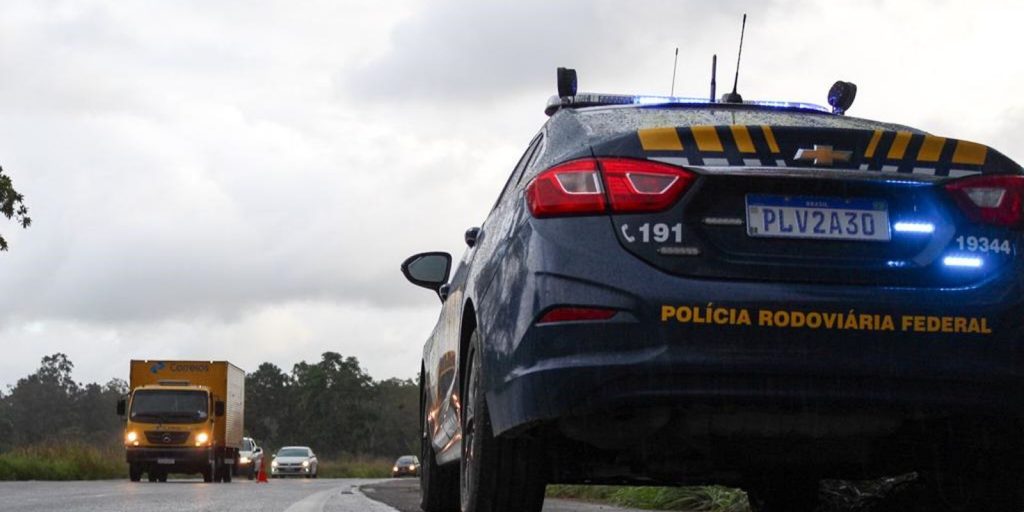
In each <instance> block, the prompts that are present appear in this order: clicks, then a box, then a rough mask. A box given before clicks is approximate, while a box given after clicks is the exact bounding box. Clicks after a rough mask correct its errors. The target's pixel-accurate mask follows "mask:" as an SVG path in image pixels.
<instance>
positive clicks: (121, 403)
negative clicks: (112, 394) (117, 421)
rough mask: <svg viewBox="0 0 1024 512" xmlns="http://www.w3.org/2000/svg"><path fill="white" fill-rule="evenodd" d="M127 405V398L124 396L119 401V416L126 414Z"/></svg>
mask: <svg viewBox="0 0 1024 512" xmlns="http://www.w3.org/2000/svg"><path fill="white" fill-rule="evenodd" d="M125 405H126V403H125V399H124V398H122V399H120V400H118V401H117V415H118V416H124V411H125Z"/></svg>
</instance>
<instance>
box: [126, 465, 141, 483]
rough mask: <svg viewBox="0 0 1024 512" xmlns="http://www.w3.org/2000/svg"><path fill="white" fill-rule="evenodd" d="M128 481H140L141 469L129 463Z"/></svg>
mask: <svg viewBox="0 0 1024 512" xmlns="http://www.w3.org/2000/svg"><path fill="white" fill-rule="evenodd" d="M128 480H131V481H132V482H138V481H140V480H142V467H140V466H139V465H138V464H136V463H134V462H131V463H129V464H128Z"/></svg>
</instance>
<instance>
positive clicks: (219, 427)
mask: <svg viewBox="0 0 1024 512" xmlns="http://www.w3.org/2000/svg"><path fill="white" fill-rule="evenodd" d="M137 363H139V364H138V366H141V367H143V368H139V369H137V368H136V366H137ZM137 370H138V371H137ZM161 373H176V374H182V375H174V376H173V377H174V378H161V377H162V376H161V375H160V374H161ZM186 376H187V377H188V378H184V377H186ZM244 378H245V377H244V373H243V372H242V371H241V370H239V369H238V368H236V367H234V366H233V365H231V366H229V363H215V362H202V363H195V362H157V363H155V364H153V363H151V362H149V361H142V362H139V361H133V362H132V374H131V392H130V393H129V394H128V395H127V396H126V397H125V398H123V399H122V400H121V401H120V402H119V403H118V414H119V415H121V416H122V417H124V419H125V434H124V446H125V453H126V460H127V462H128V476H129V478H130V480H131V481H133V482H137V481H140V480H141V479H142V475H143V473H145V474H146V475H147V477H148V479H149V481H151V482H155V481H160V482H164V481H166V480H167V476H168V474H169V473H200V474H202V476H203V480H204V481H206V482H214V481H216V482H230V481H231V476H232V474H233V473H234V467H235V465H236V464H237V462H238V452H239V448H240V446H241V431H242V424H241V422H242V414H243V412H242V404H243V399H242V396H243V393H244Z"/></svg>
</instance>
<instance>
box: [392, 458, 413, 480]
mask: <svg viewBox="0 0 1024 512" xmlns="http://www.w3.org/2000/svg"><path fill="white" fill-rule="evenodd" d="M419 474H420V459H419V458H418V457H416V456H415V455H403V456H401V457H399V458H398V460H396V461H395V465H394V466H392V467H391V478H398V477H400V476H417V475H419Z"/></svg>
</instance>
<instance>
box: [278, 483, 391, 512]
mask: <svg viewBox="0 0 1024 512" xmlns="http://www.w3.org/2000/svg"><path fill="white" fill-rule="evenodd" d="M332 499H333V500H334V503H337V504H338V505H340V506H341V510H351V511H360V512H398V510H397V509H394V508H391V507H389V506H387V505H385V504H383V503H381V502H379V501H373V500H371V499H370V498H367V497H366V495H364V494H363V493H362V492H361V491H360V490H359V487H358V486H357V485H346V486H343V487H335V488H333V489H327V490H326V491H320V492H316V493H313V494H310V495H309V496H306V497H305V498H303V499H301V500H299V501H297V502H295V503H293V504H292V505H291V506H290V507H288V508H286V509H285V511H284V512H323V511H324V509H325V508H326V507H327V503H328V502H330V501H331V500H332ZM332 508H334V507H332Z"/></svg>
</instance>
